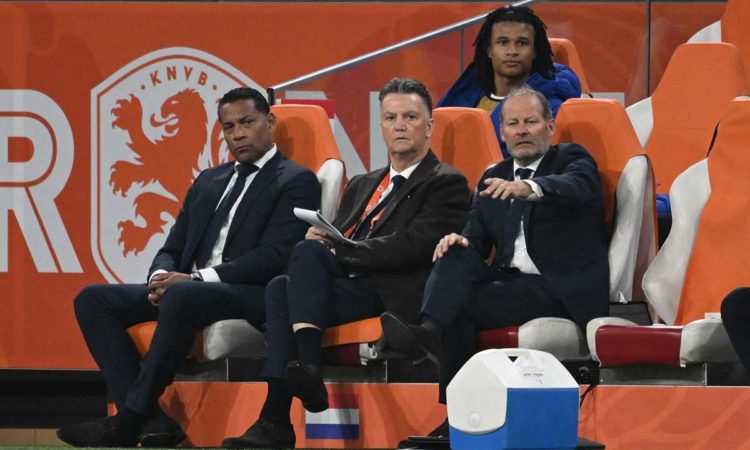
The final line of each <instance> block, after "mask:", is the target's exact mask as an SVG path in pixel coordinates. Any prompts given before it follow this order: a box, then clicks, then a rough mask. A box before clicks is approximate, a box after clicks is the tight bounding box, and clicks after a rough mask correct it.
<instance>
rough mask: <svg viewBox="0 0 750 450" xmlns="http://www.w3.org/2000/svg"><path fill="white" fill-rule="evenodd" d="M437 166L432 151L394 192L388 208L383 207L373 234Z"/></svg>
mask: <svg viewBox="0 0 750 450" xmlns="http://www.w3.org/2000/svg"><path fill="white" fill-rule="evenodd" d="M439 166H440V161H438V159H437V158H436V157H435V155H434V154H433V153H432V150H430V151H429V152H428V153H427V155H426V156H425V157H424V159H423V160H422V162H421V163H419V165H418V166H417V168H416V169H414V173H412V174H411V176H410V177H409V178H408V179H407V180H406V183H404V185H403V186H401V189H399V190H398V192H396V197H394V198H393V200H391V203H389V204H388V206H386V207H385V210H384V211H383V215H382V216H380V219H379V220H378V221H377V223H376V224H375V228H373V229H372V233H375V232H376V231H377V230H378V229H379V228H381V227H382V226H383V224H384V223H386V222H387V221H388V218H389V217H391V215H392V214H393V212H394V211H395V210H396V209H397V208H398V205H399V204H401V201H403V200H404V199H405V198H407V197H408V196H409V195H410V194H411V192H412V191H413V190H414V189H416V188H417V186H419V185H420V184H422V183H423V182H425V181H426V180H428V179H429V178H430V177H431V176H433V175H435V172H437V170H438V167H439Z"/></svg>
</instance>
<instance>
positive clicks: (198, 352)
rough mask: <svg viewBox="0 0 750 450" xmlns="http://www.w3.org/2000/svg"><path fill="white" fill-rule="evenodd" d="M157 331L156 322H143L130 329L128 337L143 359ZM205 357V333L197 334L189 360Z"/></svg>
mask: <svg viewBox="0 0 750 450" xmlns="http://www.w3.org/2000/svg"><path fill="white" fill-rule="evenodd" d="M154 331H156V321H151V322H141V323H138V324H135V325H133V326H132V327H130V328H128V335H129V336H130V340H132V341H133V344H134V345H135V348H136V350H138V354H139V355H141V358H143V357H144V356H145V355H146V352H148V349H149V348H150V347H151V340H152V339H153V338H154ZM202 355H203V333H196V335H195V341H193V348H191V349H190V353H189V354H188V358H196V359H199V358H201V356H202Z"/></svg>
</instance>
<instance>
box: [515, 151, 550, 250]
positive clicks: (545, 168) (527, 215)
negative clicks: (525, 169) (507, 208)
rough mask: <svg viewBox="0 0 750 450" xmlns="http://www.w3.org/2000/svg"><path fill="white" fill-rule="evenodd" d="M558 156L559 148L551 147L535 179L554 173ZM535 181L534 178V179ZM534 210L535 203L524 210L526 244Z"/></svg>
mask: <svg viewBox="0 0 750 450" xmlns="http://www.w3.org/2000/svg"><path fill="white" fill-rule="evenodd" d="M556 154H557V147H556V146H551V147H550V148H549V150H548V151H547V153H546V154H545V155H544V157H543V158H542V161H541V162H540V163H539V166H538V167H537V168H536V172H535V173H534V177H543V176H545V175H549V174H551V173H552V168H553V162H554V160H555V155H556ZM532 179H533V178H532ZM533 210H534V202H526V207H525V208H524V209H523V232H524V235H525V236H526V242H528V239H529V236H530V234H529V233H530V224H531V212H532V211H533Z"/></svg>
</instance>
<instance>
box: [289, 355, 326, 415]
mask: <svg viewBox="0 0 750 450" xmlns="http://www.w3.org/2000/svg"><path fill="white" fill-rule="evenodd" d="M286 385H287V388H288V389H289V393H290V394H291V395H292V396H293V397H297V398H298V399H300V400H302V406H304V407H305V409H306V410H308V411H310V412H321V411H325V410H326V409H328V390H327V389H326V385H325V383H323V370H322V369H321V368H320V366H319V365H317V364H302V363H300V362H299V361H291V362H290V363H289V364H287V365H286Z"/></svg>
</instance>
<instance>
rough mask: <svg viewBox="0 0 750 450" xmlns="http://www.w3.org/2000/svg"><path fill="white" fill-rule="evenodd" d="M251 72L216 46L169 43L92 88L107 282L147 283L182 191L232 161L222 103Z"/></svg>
mask: <svg viewBox="0 0 750 450" xmlns="http://www.w3.org/2000/svg"><path fill="white" fill-rule="evenodd" d="M237 86H250V87H254V88H256V89H259V90H261V92H262V88H260V86H258V85H257V84H256V83H255V82H254V81H253V80H251V79H250V78H248V77H247V76H245V75H244V74H242V73H241V72H240V71H238V70H237V69H235V68H234V67H232V66H230V65H229V64H227V63H226V62H224V61H222V60H220V59H218V58H216V57H215V56H212V55H210V54H207V53H204V52H201V51H198V50H195V49H190V48H167V49H161V50H158V51H155V52H153V53H149V54H148V55H145V56H142V57H141V58H138V59H137V60H135V61H132V62H131V63H130V64H128V65H126V66H125V67H123V68H122V69H120V70H118V71H117V72H116V73H115V74H113V75H112V76H110V77H109V78H107V80H105V81H104V82H103V83H101V84H100V85H99V86H97V87H96V88H94V89H93V90H92V91H91V111H92V121H91V184H92V186H91V192H92V202H91V204H92V207H93V208H94V210H93V211H92V214H91V218H92V223H91V230H92V233H91V236H92V242H91V245H92V251H93V253H94V259H95V260H96V263H97V265H98V267H99V270H100V271H101V272H102V274H103V275H104V276H105V277H106V278H107V280H108V281H110V282H142V281H144V279H145V276H146V270H147V269H148V267H149V265H150V264H151V260H152V259H153V257H154V255H155V254H156V252H157V251H158V249H159V248H160V247H161V245H162V244H163V243H164V238H165V237H166V234H167V233H168V231H169V228H170V227H171V226H172V224H173V223H174V219H175V217H177V213H178V212H179V209H180V205H181V204H182V199H183V197H184V195H185V193H186V192H187V190H188V188H189V187H190V184H191V183H192V181H193V180H194V179H195V176H196V175H197V174H198V173H199V172H200V171H201V170H203V169H205V168H208V167H212V166H214V165H216V164H218V163H220V162H223V161H226V159H227V157H228V152H227V150H226V145H225V144H224V143H223V139H222V135H221V126H220V125H219V123H218V121H217V118H216V106H217V103H218V101H219V99H220V98H221V96H222V95H223V94H224V93H225V92H226V91H228V90H229V89H232V88H234V87H237Z"/></svg>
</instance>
